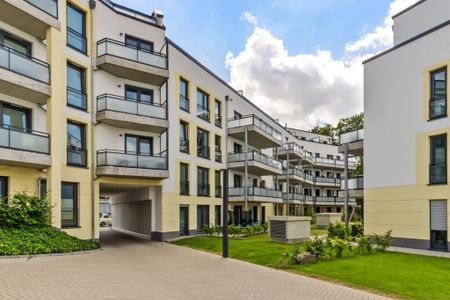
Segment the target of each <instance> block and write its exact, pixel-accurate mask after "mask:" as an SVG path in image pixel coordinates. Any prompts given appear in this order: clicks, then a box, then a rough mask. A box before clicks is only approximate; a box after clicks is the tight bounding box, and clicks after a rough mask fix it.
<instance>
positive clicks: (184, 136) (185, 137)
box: [180, 121, 189, 153]
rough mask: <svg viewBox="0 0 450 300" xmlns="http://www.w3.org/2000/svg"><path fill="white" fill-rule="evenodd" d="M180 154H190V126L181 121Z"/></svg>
mask: <svg viewBox="0 0 450 300" xmlns="http://www.w3.org/2000/svg"><path fill="white" fill-rule="evenodd" d="M180 152H184V153H189V124H188V123H186V122H183V121H180Z"/></svg>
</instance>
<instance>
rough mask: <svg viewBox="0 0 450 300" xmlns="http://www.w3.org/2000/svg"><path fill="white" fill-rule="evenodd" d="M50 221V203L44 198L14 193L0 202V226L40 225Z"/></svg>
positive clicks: (47, 223)
mask: <svg viewBox="0 0 450 300" xmlns="http://www.w3.org/2000/svg"><path fill="white" fill-rule="evenodd" d="M49 223H50V205H49V203H48V201H47V200H46V199H45V198H41V197H37V196H32V195H28V194H27V193H25V192H22V193H18V194H15V195H14V196H12V197H11V198H9V199H8V202H7V203H0V227H20V226H36V225H37V226H42V225H49Z"/></svg>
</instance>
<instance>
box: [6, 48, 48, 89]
mask: <svg viewBox="0 0 450 300" xmlns="http://www.w3.org/2000/svg"><path fill="white" fill-rule="evenodd" d="M0 68H3V69H6V70H9V71H11V72H14V73H17V74H20V75H23V76H26V77H29V78H31V79H34V80H37V81H40V82H43V83H46V84H49V83H50V67H49V65H48V64H47V63H46V62H43V61H41V60H39V59H37V58H34V57H31V56H29V55H26V54H23V53H21V52H18V51H16V50H14V49H12V48H10V47H8V46H6V45H3V44H0Z"/></svg>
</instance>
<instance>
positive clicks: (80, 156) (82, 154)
mask: <svg viewBox="0 0 450 300" xmlns="http://www.w3.org/2000/svg"><path fill="white" fill-rule="evenodd" d="M67 164H68V165H72V166H80V167H85V166H87V150H86V149H82V148H78V147H75V146H67Z"/></svg>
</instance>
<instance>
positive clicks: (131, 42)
mask: <svg viewBox="0 0 450 300" xmlns="http://www.w3.org/2000/svg"><path fill="white" fill-rule="evenodd" d="M125 45H127V46H129V47H133V48H136V49H138V50H143V51H147V52H153V42H148V41H144V40H141V39H138V38H135V37H132V36H128V35H126V36H125Z"/></svg>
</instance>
